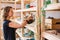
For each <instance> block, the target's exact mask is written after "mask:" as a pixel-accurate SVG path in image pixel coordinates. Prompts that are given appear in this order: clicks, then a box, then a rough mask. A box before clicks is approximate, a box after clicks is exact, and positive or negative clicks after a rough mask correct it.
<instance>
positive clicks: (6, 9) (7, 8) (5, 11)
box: [3, 6, 12, 20]
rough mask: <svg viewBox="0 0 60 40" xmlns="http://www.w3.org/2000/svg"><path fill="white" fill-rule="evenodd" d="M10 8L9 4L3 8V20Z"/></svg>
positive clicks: (5, 18)
mask: <svg viewBox="0 0 60 40" xmlns="http://www.w3.org/2000/svg"><path fill="white" fill-rule="evenodd" d="M11 8H12V7H11V6H7V7H5V8H4V14H3V18H4V20H7V17H8V14H9V11H10V9H11Z"/></svg>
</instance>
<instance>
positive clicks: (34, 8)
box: [15, 7, 36, 12]
mask: <svg viewBox="0 0 60 40" xmlns="http://www.w3.org/2000/svg"><path fill="white" fill-rule="evenodd" d="M26 11H36V7H33V8H28V9H23V10H16V11H15V12H26Z"/></svg>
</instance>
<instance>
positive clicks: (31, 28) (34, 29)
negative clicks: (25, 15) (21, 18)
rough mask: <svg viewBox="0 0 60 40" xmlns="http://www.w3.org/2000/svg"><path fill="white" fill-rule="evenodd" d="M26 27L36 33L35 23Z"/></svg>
mask: <svg viewBox="0 0 60 40" xmlns="http://www.w3.org/2000/svg"><path fill="white" fill-rule="evenodd" d="M25 27H26V28H28V29H29V30H31V31H33V32H34V33H36V28H35V22H34V23H32V24H27V25H26V26H25Z"/></svg>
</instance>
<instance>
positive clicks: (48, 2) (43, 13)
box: [38, 0, 51, 23]
mask: <svg viewBox="0 0 60 40" xmlns="http://www.w3.org/2000/svg"><path fill="white" fill-rule="evenodd" d="M49 4H51V0H45V1H44V3H43V5H44V6H43V7H42V8H41V12H42V14H41V15H42V16H44V17H45V10H44V9H45V8H46V7H47V5H49ZM38 21H39V23H41V18H39V20H38Z"/></svg>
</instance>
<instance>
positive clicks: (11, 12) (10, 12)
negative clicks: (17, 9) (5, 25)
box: [9, 8, 13, 17]
mask: <svg viewBox="0 0 60 40" xmlns="http://www.w3.org/2000/svg"><path fill="white" fill-rule="evenodd" d="M12 16H13V9H12V8H11V9H10V11H9V17H12Z"/></svg>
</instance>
